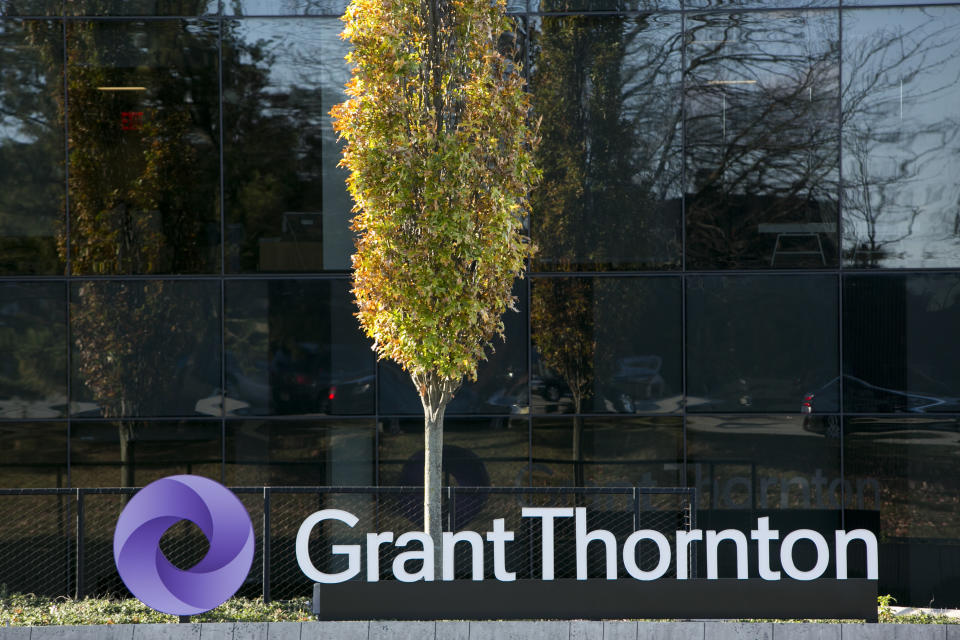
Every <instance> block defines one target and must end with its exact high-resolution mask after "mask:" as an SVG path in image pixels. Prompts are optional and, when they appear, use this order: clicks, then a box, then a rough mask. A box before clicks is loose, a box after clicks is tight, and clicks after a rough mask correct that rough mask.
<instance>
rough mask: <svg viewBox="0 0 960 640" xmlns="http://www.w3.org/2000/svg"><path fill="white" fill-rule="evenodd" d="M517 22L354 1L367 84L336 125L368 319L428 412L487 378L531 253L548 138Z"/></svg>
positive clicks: (359, 85)
mask: <svg viewBox="0 0 960 640" xmlns="http://www.w3.org/2000/svg"><path fill="white" fill-rule="evenodd" d="M503 11H504V3H503V2H502V1H500V2H495V3H491V2H489V0H432V1H431V0H424V1H421V0H354V1H353V2H352V4H351V5H350V6H349V8H348V9H347V12H346V15H345V16H344V18H343V20H344V22H345V23H346V28H345V30H344V32H343V37H344V38H346V39H348V40H349V41H350V42H351V44H352V45H353V50H352V52H351V53H350V54H349V55H348V58H347V59H348V61H349V62H350V63H351V64H352V71H353V75H352V78H351V79H350V81H349V83H348V84H347V88H346V90H347V94H348V95H349V100H347V101H346V102H344V103H343V104H340V105H338V106H336V107H335V108H334V109H333V111H332V115H333V117H334V122H335V128H336V130H337V131H338V132H339V134H340V136H341V139H342V140H344V141H345V147H344V150H343V159H342V162H341V164H342V166H344V167H345V168H347V169H348V170H349V172H350V176H349V179H348V187H349V190H350V193H351V195H352V196H353V198H354V202H355V207H354V212H355V214H356V217H355V218H354V219H353V230H354V231H355V232H356V233H357V234H358V239H357V246H356V254H355V255H354V256H353V267H354V280H353V285H354V287H353V292H354V294H355V296H356V301H357V305H358V307H359V312H358V314H357V316H358V318H359V320H360V324H361V326H362V327H363V329H364V331H365V332H366V333H367V335H368V336H370V337H371V338H372V339H373V340H374V343H375V347H376V349H377V351H378V353H379V355H380V356H381V357H388V358H391V359H393V360H395V361H396V362H398V363H399V364H400V365H401V366H402V367H403V368H404V369H405V370H406V371H407V372H408V373H410V374H411V376H412V377H413V380H414V383H415V385H416V386H417V388H418V390H419V392H420V395H421V398H423V399H424V407H425V409H426V408H427V406H428V401H430V400H431V398H429V397H428V396H429V395H430V394H434V395H435V397H434V398H433V400H436V401H438V402H439V403H440V404H441V405H445V404H446V402H447V401H448V400H449V398H450V397H452V394H453V392H454V391H455V390H456V389H457V388H458V387H459V385H460V383H461V381H462V380H463V379H465V378H467V379H475V378H476V371H477V362H478V360H480V359H482V358H484V357H485V349H486V348H487V347H488V346H489V345H490V342H491V340H492V339H493V338H494V337H495V336H497V335H502V332H503V323H502V321H501V319H500V317H501V315H502V313H503V312H504V311H505V310H506V309H507V308H508V307H511V308H512V306H513V303H514V300H513V298H512V296H511V286H512V284H513V280H514V278H515V277H517V276H519V275H521V272H522V269H523V266H524V259H525V258H526V257H527V255H528V254H529V249H530V245H529V243H528V242H527V239H526V237H525V236H524V235H523V221H524V218H525V216H526V214H527V208H528V206H527V202H526V199H525V197H526V194H527V192H528V191H529V190H530V188H531V186H532V184H533V183H534V182H535V180H536V177H537V171H536V169H535V167H534V163H533V155H532V151H533V146H534V142H535V131H534V129H533V128H532V127H531V126H529V124H528V120H529V109H530V101H529V96H528V94H527V93H526V92H525V90H524V81H523V78H522V76H521V73H520V68H519V65H518V63H517V61H516V60H515V59H514V57H512V54H514V53H515V51H514V49H515V46H514V45H515V42H514V37H513V35H512V34H511V30H512V23H511V21H510V20H509V19H508V18H507V17H505V15H504V13H503ZM436 404H437V402H432V403H431V406H434V407H435V406H436Z"/></svg>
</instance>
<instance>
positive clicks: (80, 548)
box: [76, 489, 86, 599]
mask: <svg viewBox="0 0 960 640" xmlns="http://www.w3.org/2000/svg"><path fill="white" fill-rule="evenodd" d="M83 495H84V494H83V489H77V593H76V598H77V599H80V598H82V597H83V596H85V595H86V585H85V584H84V580H83V573H84V571H83V565H84V538H85V536H84V527H85V525H86V523H85V521H84V509H83Z"/></svg>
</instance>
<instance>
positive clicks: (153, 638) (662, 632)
mask: <svg viewBox="0 0 960 640" xmlns="http://www.w3.org/2000/svg"><path fill="white" fill-rule="evenodd" d="M73 639H76V640H960V625H942V624H931V625H915V624H856V623H850V624H847V623H842V624H820V623H813V624H803V623H795V624H791V623H769V622H764V623H742V622H713V621H708V622H703V621H700V622H636V621H634V622H630V621H605V622H592V621H583V620H573V621H520V622H514V621H509V622H508V621H481V622H453V621H450V622H446V621H441V622H391V621H372V622H302V623H301V622H269V623H268V622H253V623H248V622H236V623H234V622H227V623H203V624H123V625H90V626H78V627H0V640H73Z"/></svg>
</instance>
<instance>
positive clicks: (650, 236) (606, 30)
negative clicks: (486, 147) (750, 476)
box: [530, 16, 676, 485]
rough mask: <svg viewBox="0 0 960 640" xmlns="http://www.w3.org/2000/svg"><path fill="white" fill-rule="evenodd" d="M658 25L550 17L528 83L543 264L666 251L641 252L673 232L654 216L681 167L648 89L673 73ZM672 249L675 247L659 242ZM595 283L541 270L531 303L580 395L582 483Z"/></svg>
mask: <svg viewBox="0 0 960 640" xmlns="http://www.w3.org/2000/svg"><path fill="white" fill-rule="evenodd" d="M656 26H657V25H656V24H653V23H651V22H650V21H648V19H647V18H646V17H640V18H636V19H633V20H627V19H624V18H619V17H599V18H591V17H583V16H562V17H545V18H544V19H543V22H542V28H541V29H540V31H539V33H538V36H537V39H536V40H535V41H534V45H533V46H534V49H535V59H536V60H537V70H536V72H535V75H534V76H533V79H532V83H531V84H532V89H533V95H534V110H535V112H536V113H537V114H538V115H539V116H541V117H542V123H541V127H540V134H541V144H540V147H539V149H538V165H539V167H540V168H541V170H542V171H543V174H544V180H543V182H542V183H541V185H540V187H539V188H538V189H537V190H536V191H535V192H534V194H533V196H532V199H531V202H532V207H533V214H532V220H531V226H532V229H533V234H534V237H535V239H536V242H537V244H538V246H539V251H540V255H541V258H540V264H541V268H545V269H548V270H551V271H559V272H573V271H577V270H578V269H579V268H580V265H581V264H588V265H590V266H591V267H592V268H594V269H599V270H606V269H608V268H610V266H612V265H617V266H621V265H622V264H623V263H624V261H626V262H628V263H630V264H633V265H635V266H639V264H641V262H640V260H643V259H644V258H646V259H649V257H650V256H652V255H657V254H658V251H649V252H644V251H639V252H638V251H637V246H638V245H640V246H652V245H653V243H654V242H656V241H658V240H663V238H662V237H661V238H657V237H656V232H655V231H654V230H657V229H663V228H664V227H666V228H667V229H669V223H667V224H666V225H664V224H658V222H661V223H662V222H663V220H662V218H665V217H669V212H667V214H666V216H665V215H664V212H665V207H664V206H663V201H664V199H665V196H666V194H667V191H668V189H669V183H670V178H671V177H673V176H671V175H670V173H671V171H672V170H674V167H673V166H672V164H671V162H670V151H672V148H673V136H674V135H675V134H676V126H675V123H672V122H669V121H668V122H667V123H666V125H664V123H663V122H658V121H657V118H658V117H664V115H663V114H666V116H665V118H666V119H667V120H669V118H670V114H672V113H674V110H672V109H666V110H665V109H663V107H664V106H665V105H664V104H663V103H664V102H666V103H669V96H670V92H669V91H663V90H659V91H651V90H650V88H651V86H653V84H654V82H655V81H663V80H664V79H665V78H666V77H667V73H666V72H665V69H667V70H668V62H669V61H670V57H669V51H670V47H663V46H662V42H659V41H656V42H651V41H652V40H657V38H656V37H655V38H652V39H651V38H646V37H643V36H644V32H645V31H647V30H650V31H651V32H653V33H654V34H657V33H658V31H657V29H656V28H655V27H656ZM628 61H629V63H628ZM658 102H659V103H660V104H657V103H658ZM655 106H657V107H660V109H659V110H655V109H654V107H655ZM651 113H655V114H657V115H651ZM658 218H661V220H658ZM668 235H669V232H668ZM668 243H669V238H668V239H667V243H664V244H668ZM664 253H667V254H669V253H670V252H669V250H666V251H665V250H664V247H662V246H661V247H660V248H659V254H660V255H663V254H664ZM638 254H641V255H643V256H644V258H639V259H638V257H637V256H638ZM593 289H594V280H593V279H592V278H541V279H538V280H537V281H536V283H535V284H534V286H533V289H532V301H531V310H530V315H531V323H532V327H533V339H534V342H535V343H536V346H537V349H538V351H539V354H540V359H541V361H542V363H543V364H544V365H545V366H546V367H549V368H551V369H553V370H555V371H556V372H557V373H558V374H559V375H560V377H561V378H563V380H564V382H565V383H566V385H567V386H568V387H569V389H570V393H571V395H572V399H573V410H574V414H575V415H574V418H573V421H574V428H573V452H572V457H573V460H574V463H575V464H574V468H575V471H574V483H575V484H577V485H581V484H583V469H582V465H581V464H580V463H581V462H582V439H583V419H582V417H581V416H580V413H581V412H582V411H583V409H584V408H585V406H584V403H585V401H586V400H587V399H588V398H590V397H591V396H592V395H593V393H594V386H595V385H594V376H595V372H594V362H595V360H596V358H597V353H596V351H597V347H596V338H595V335H594V333H595V330H594V319H595V308H594V307H595V302H594V291H593Z"/></svg>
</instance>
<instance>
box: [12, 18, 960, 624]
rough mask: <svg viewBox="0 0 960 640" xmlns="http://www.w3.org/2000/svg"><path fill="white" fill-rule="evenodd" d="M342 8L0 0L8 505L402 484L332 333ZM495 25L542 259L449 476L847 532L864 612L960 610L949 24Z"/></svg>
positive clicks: (395, 401)
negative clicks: (859, 550) (615, 489)
mask: <svg viewBox="0 0 960 640" xmlns="http://www.w3.org/2000/svg"><path fill="white" fill-rule="evenodd" d="M344 6H345V3H344V2H343V1H342V0H281V1H279V2H274V1H269V2H267V1H260V0H223V1H221V2H219V3H218V2H216V1H215V0H176V1H173V2H162V3H158V2H147V1H142V2H141V1H138V2H119V1H113V0H63V1H61V0H23V1H19V0H0V350H2V352H3V355H4V356H5V357H4V358H2V359H0V440H2V441H3V444H4V446H3V447H0V486H3V487H43V486H47V487H52V486H55V487H109V486H142V485H143V484H146V483H147V482H149V481H151V480H153V479H155V478H157V477H161V476H163V475H169V474H173V473H197V474H202V475H207V476H209V477H212V478H215V479H218V480H221V481H223V482H226V483H228V484H231V485H258V484H270V485H409V484H417V483H418V482H419V477H420V476H419V467H418V465H419V463H420V461H421V460H422V455H423V454H422V448H423V447H422V428H423V427H422V421H421V420H420V419H419V418H418V414H419V413H420V411H421V409H420V405H419V401H418V399H417V397H416V394H415V392H414V389H413V386H412V384H411V383H410V381H409V379H408V377H407V376H406V374H404V373H403V372H402V371H401V370H400V369H399V368H397V367H396V366H394V365H392V364H390V363H387V362H379V363H378V362H377V361H376V359H375V355H374V354H373V352H372V351H371V350H370V341H369V340H368V339H367V338H365V337H364V336H363V335H362V333H361V332H360V330H359V329H358V327H357V324H356V320H355V318H353V316H352V313H353V303H352V300H351V294H350V281H349V270H348V268H349V256H350V253H351V251H352V235H351V232H350V230H349V226H348V224H349V218H350V208H351V206H352V204H351V202H350V199H349V197H348V195H347V192H346V189H345V187H344V177H345V176H344V172H343V170H342V169H340V168H338V167H337V162H338V159H339V148H338V142H337V140H336V137H335V135H334V133H333V131H332V128H331V126H330V117H329V115H328V114H329V110H330V107H331V106H333V105H334V104H336V103H337V102H339V101H341V100H342V99H343V97H344V96H343V90H342V87H343V84H344V82H345V80H346V79H347V77H348V68H347V66H346V63H345V62H344V60H343V56H344V53H345V52H346V45H345V43H344V42H343V41H342V40H340V38H339V35H338V34H339V32H340V29H341V23H340V21H339V19H338V16H339V15H340V14H341V13H342V11H343V9H344ZM509 10H510V12H511V14H512V15H513V16H514V25H515V26H514V28H515V30H516V33H517V34H518V35H519V36H520V38H521V41H522V43H523V47H524V48H523V59H524V61H525V73H526V74H527V77H528V81H529V87H530V91H531V93H532V100H533V105H534V109H535V112H536V114H537V115H538V117H540V118H542V120H541V124H540V137H541V144H540V147H539V149H538V152H537V153H538V162H539V165H540V167H541V168H542V170H543V173H544V180H543V182H542V184H541V185H540V186H539V187H538V188H537V189H536V190H535V191H534V192H533V194H532V195H531V198H532V205H533V211H532V215H531V218H530V220H529V228H530V231H531V236H532V237H533V240H534V242H535V243H536V244H537V245H538V247H539V251H538V253H537V254H536V256H535V257H534V258H533V259H532V260H531V263H530V269H529V277H527V278H526V279H524V280H521V281H518V282H517V283H516V286H515V290H514V293H515V295H516V296H517V297H518V299H519V312H518V313H511V314H509V315H508V316H507V317H506V318H505V324H506V334H507V340H506V343H505V344H504V343H499V342H498V343H497V344H496V345H495V347H496V350H495V351H494V352H492V353H491V354H490V357H489V359H488V360H487V361H486V362H484V363H483V364H482V366H481V368H480V375H479V379H478V381H477V382H476V383H473V384H469V385H466V386H464V387H463V389H461V391H460V392H459V393H458V394H457V397H456V399H455V401H454V402H453V404H452V405H451V406H450V408H449V410H448V412H447V425H446V445H445V460H446V477H447V480H448V481H449V482H452V483H455V484H458V485H461V486H468V485H472V486H477V485H479V486H554V487H555V486H636V485H640V486H692V487H696V488H697V490H698V495H699V505H700V513H699V516H700V520H699V523H700V524H701V526H703V527H709V528H724V527H727V526H734V527H746V526H751V524H753V523H754V522H755V520H756V518H757V517H761V516H769V517H771V518H772V519H773V521H774V524H775V525H776V526H779V527H781V528H798V527H801V526H802V527H805V528H814V529H818V530H821V531H824V532H829V531H832V530H833V529H835V528H837V527H841V526H843V527H846V528H847V529H851V528H856V527H861V526H862V527H868V528H871V529H872V530H874V531H876V532H877V534H878V536H879V539H880V549H881V566H880V575H881V584H880V586H879V589H880V592H881V593H887V592H890V593H893V594H894V595H895V596H896V597H897V598H898V599H899V600H900V602H901V603H904V604H907V603H909V604H926V603H927V602H929V601H930V600H931V599H932V598H935V599H936V602H937V604H938V606H939V605H942V606H957V605H960V582H958V581H957V579H956V577H955V575H953V574H951V573H950V567H952V566H955V565H956V564H957V563H960V537H958V536H957V535H956V534H954V533H952V532H953V531H954V529H953V528H952V526H951V523H952V522H953V521H954V520H955V519H956V517H957V516H956V513H958V512H960V511H958V505H957V501H958V500H960V498H958V497H957V491H958V487H957V486H955V485H957V484H958V482H960V472H958V471H957V465H956V464H954V458H955V456H956V455H957V452H958V451H960V449H955V448H956V447H958V443H960V365H958V364H957V363H958V362H960V334H958V332H957V330H956V329H957V327H958V326H960V181H958V180H957V176H958V175H960V151H958V150H960V111H958V110H957V108H956V105H957V104H960V63H958V62H957V61H958V60H960V44H958V43H960V2H938V3H927V4H918V3H909V4H905V3H897V2H887V1H884V0H877V1H871V2H867V1H866V0H864V1H862V2H859V1H858V2H850V1H847V2H845V3H844V5H843V7H842V8H841V7H840V6H839V3H837V2H831V1H830V0H776V1H774V2H771V1H766V0H764V1H761V0H739V1H738V2H734V3H728V2H715V1H713V0H691V1H688V2H686V3H683V4H681V2H680V1H679V0H527V2H523V1H521V0H512V1H511V2H510V3H509ZM730 560H731V559H730V558H721V576H725V575H733V570H732V567H731V566H730Z"/></svg>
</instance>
